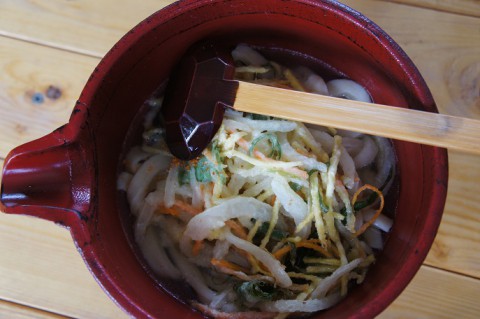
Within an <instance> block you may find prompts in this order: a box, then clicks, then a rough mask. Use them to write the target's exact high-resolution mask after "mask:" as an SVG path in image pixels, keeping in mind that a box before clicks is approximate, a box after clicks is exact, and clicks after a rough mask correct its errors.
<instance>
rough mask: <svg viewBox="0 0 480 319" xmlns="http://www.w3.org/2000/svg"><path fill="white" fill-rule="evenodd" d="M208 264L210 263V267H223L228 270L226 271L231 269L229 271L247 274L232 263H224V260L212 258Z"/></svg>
mask: <svg viewBox="0 0 480 319" xmlns="http://www.w3.org/2000/svg"><path fill="white" fill-rule="evenodd" d="M210 262H211V263H212V265H214V266H215V267H220V268H221V267H224V268H228V269H231V270H234V271H241V272H247V271H248V270H246V269H244V268H243V267H241V266H239V265H236V264H234V263H231V262H229V261H226V260H225V259H215V258H212V259H211V260H210Z"/></svg>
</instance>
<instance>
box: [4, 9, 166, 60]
mask: <svg viewBox="0 0 480 319" xmlns="http://www.w3.org/2000/svg"><path fill="white" fill-rule="evenodd" d="M172 2H174V1H171V0H142V4H141V5H139V4H138V1H133V0H129V1H116V0H102V1H97V0H85V1H56V0H41V1H38V0H37V1H27V0H4V1H2V2H1V4H0V35H1V34H3V35H7V36H11V37H15V38H20V39H24V40H27V41H32V42H35V43H43V44H46V45H49V46H53V47H58V48H63V49H66V50H72V51H76V52H81V53H84V54H87V55H92V56H97V57H102V56H103V55H104V54H105V53H106V52H107V51H108V50H109V49H110V48H111V47H112V46H113V44H115V42H117V41H118V39H120V37H122V36H123V35H124V34H125V33H126V32H127V31H128V30H130V29H131V28H133V27H134V26H135V25H136V24H137V23H139V22H140V21H142V20H143V19H145V18H146V17H148V16H149V15H150V14H152V13H154V12H155V11H157V10H159V9H161V8H163V7H164V6H166V5H168V4H170V3H172Z"/></svg>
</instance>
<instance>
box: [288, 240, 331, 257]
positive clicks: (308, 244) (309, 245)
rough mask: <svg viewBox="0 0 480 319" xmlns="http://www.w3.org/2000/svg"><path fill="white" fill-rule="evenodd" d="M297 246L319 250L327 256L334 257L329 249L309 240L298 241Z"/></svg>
mask: <svg viewBox="0 0 480 319" xmlns="http://www.w3.org/2000/svg"><path fill="white" fill-rule="evenodd" d="M296 246H297V247H304V248H310V249H313V250H315V251H318V252H319V253H320V254H322V255H324V256H326V257H332V254H330V253H329V252H328V251H326V250H325V249H324V248H323V247H322V246H319V245H317V244H314V243H311V242H308V241H301V242H298V243H296Z"/></svg>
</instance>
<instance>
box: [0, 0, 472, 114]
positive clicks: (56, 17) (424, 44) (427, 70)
mask: <svg viewBox="0 0 480 319" xmlns="http://www.w3.org/2000/svg"><path fill="white" fill-rule="evenodd" d="M405 1H409V0H405ZM411 1H413V0H411ZM424 1H426V2H432V3H445V1H442V2H440V1H433V0H424ZM171 2H172V1H168V0H164V1H158V0H144V1H142V5H141V6H138V5H137V4H136V2H135V1H133V0H130V1H122V2H121V3H118V2H116V1H114V0H106V1H95V0H86V1H81V2H78V1H62V2H58V1H54V0H45V1H26V0H22V1H15V0H6V1H3V2H2V5H1V9H2V10H0V34H4V35H9V36H12V37H18V38H21V39H27V40H29V41H34V42H39V43H44V44H47V45H52V46H55V47H60V48H66V49H69V50H74V51H78V52H83V53H87V54H90V55H94V56H98V57H101V56H103V55H104V54H105V52H107V50H108V49H110V47H111V46H112V45H113V44H114V43H115V42H116V41H117V40H118V39H119V38H120V37H121V36H122V35H123V34H124V33H125V32H126V31H128V30H129V29H130V28H131V27H132V26H134V25H135V24H136V23H138V22H140V21H141V20H142V19H143V18H145V17H146V16H148V15H149V14H151V13H153V12H155V11H156V10H157V9H160V8H161V7H163V6H165V5H167V4H169V3H171ZM343 2H344V3H345V4H347V5H350V6H351V7H353V8H354V9H357V10H359V11H360V12H362V13H364V14H365V15H366V16H368V17H369V18H371V19H372V20H373V21H375V22H376V23H377V24H379V25H380V26H381V27H382V28H384V29H385V30H386V31H387V32H388V33H389V34H390V35H391V36H392V37H393V38H394V39H395V40H396V41H397V42H398V43H399V44H400V45H401V46H402V47H403V48H404V49H405V50H406V52H407V53H408V54H409V55H410V57H411V58H412V59H413V61H414V62H415V63H416V64H417V65H418V66H419V68H420V71H421V72H422V74H423V75H424V77H425V78H426V80H427V83H428V84H429V86H430V87H431V89H432V91H433V93H434V96H435V98H436V99H437V102H438V104H439V108H440V110H441V111H442V112H445V113H448V114H451V115H457V116H475V117H477V118H480V108H478V105H477V101H478V98H479V90H478V85H479V84H478V83H480V82H479V81H478V76H479V74H480V72H479V70H480V61H479V59H480V58H479V57H480V46H479V45H478V43H480V33H479V32H477V30H478V29H479V28H480V19H478V18H474V17H465V16H461V15H458V14H451V13H448V12H440V11H436V10H430V9H421V8H415V10H412V7H411V6H405V5H401V4H397V3H393V2H388V1H372V0H365V1H354V0H345V1H343ZM475 2H477V3H478V1H474V0H470V1H469V0H464V1H462V2H461V4H462V5H461V7H464V8H465V10H469V9H470V5H467V4H472V5H473V6H474V4H475ZM446 3H451V4H453V3H455V4H456V3H457V2H456V1H455V2H454V0H450V1H447V2H446ZM112 8H114V12H112ZM19 19H20V21H19Z"/></svg>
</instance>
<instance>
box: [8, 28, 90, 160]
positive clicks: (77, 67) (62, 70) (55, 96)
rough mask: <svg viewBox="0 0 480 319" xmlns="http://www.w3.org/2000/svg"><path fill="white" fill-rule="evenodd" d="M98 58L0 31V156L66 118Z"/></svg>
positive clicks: (41, 134) (65, 120)
mask: <svg viewBox="0 0 480 319" xmlns="http://www.w3.org/2000/svg"><path fill="white" fill-rule="evenodd" d="M98 61H99V60H98V59H96V58H91V57H87V56H84V55H78V54H73V53H67V52H65V51H61V50H53V49H51V48H48V47H44V46H41V45H36V44H31V43H26V42H23V41H18V40H14V39H9V38H5V37H1V36H0V69H1V70H2V72H0V157H2V158H4V157H5V156H6V155H7V153H8V151H10V150H11V149H12V148H14V147H15V146H17V145H20V144H22V143H25V142H27V141H30V140H33V139H36V138H39V137H41V136H43V135H45V134H47V133H50V132H51V131H52V130H54V129H56V128H57V127H59V126H61V125H63V124H64V123H66V122H67V121H68V118H69V117H70V113H71V112H72V109H73V106H74V105H75V101H76V99H77V98H78V96H79V95H80V92H81V90H82V88H83V86H84V84H85V82H86V81H87V79H88V77H89V76H90V73H91V72H92V70H93V69H94V68H95V66H96V65H97V63H98ZM48 96H50V97H48Z"/></svg>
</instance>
